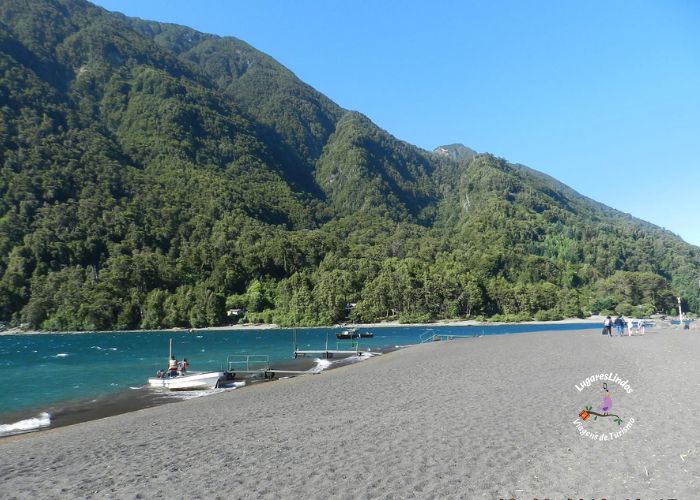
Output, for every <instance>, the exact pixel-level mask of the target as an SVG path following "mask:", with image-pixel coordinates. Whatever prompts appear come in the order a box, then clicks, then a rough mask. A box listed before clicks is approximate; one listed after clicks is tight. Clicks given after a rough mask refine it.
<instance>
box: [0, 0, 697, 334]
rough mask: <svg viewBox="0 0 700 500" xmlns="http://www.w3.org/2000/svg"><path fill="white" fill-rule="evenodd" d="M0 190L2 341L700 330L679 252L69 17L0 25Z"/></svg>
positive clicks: (114, 29)
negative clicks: (497, 323) (31, 333)
mask: <svg viewBox="0 0 700 500" xmlns="http://www.w3.org/2000/svg"><path fill="white" fill-rule="evenodd" d="M0 171H1V173H2V175H1V176H0V322H3V323H5V324H7V325H13V326H16V325H26V327H27V328H32V329H46V330H101V329H133V328H146V329H152V328H164V327H175V326H182V327H190V326H192V327H202V326H212V325H220V324H229V323H231V322H232V321H253V322H275V323H278V324H282V325H329V324H333V323H335V322H338V321H343V320H346V319H350V320H354V321H361V322H368V321H377V320H384V319H399V320H400V321H404V322H425V321H431V320H435V319H441V318H471V319H498V320H527V319H533V318H535V319H540V320H551V319H559V318H563V317H575V316H584V315H587V314H589V313H591V312H595V313H599V312H602V313H606V312H617V313H623V314H627V315H639V316H641V315H649V314H653V313H673V312H674V310H675V307H676V305H677V299H676V297H677V296H680V297H681V298H682V300H683V303H684V309H685V310H688V309H690V310H692V311H695V312H697V311H698V310H699V309H700V304H699V300H698V299H699V298H698V281H697V280H698V277H699V276H700V249H698V248H697V247H694V246H692V245H689V244H686V243H685V242H683V241H682V240H681V239H680V238H678V237H677V236H675V235H674V234H671V233H670V232H668V231H665V230H663V229H661V228H658V227H656V226H653V225H651V224H648V223H646V222H643V221H641V220H638V219H635V218H633V217H631V216H629V215H627V214H623V213H620V212H617V211H615V210H613V209H610V208H608V207H606V206H605V205H603V204H600V203H597V202H595V201H593V200H590V199H588V198H586V197H583V196H581V195H580V194H578V193H576V192H575V191H573V190H571V189H570V188H568V187H566V186H564V185H563V184H561V183H559V182H557V181H556V180H554V179H552V178H550V177H548V176H546V175H544V174H542V173H539V172H537V171H535V170H532V169H530V168H528V167H525V166H522V165H517V164H512V163H509V162H507V161H506V160H504V159H501V158H497V157H495V156H493V155H489V154H477V153H476V152H474V151H472V150H470V149H469V148H466V147H464V146H462V145H454V144H453V145H449V146H442V147H439V148H437V149H436V150H435V151H434V152H429V151H424V150H422V149H420V148H417V147H415V146H412V145H411V144H407V143H405V142H403V141H401V140H399V139H396V138H394V137H392V136H391V135H390V134H388V133H387V132H385V131H383V130H382V129H380V128H379V127H377V126H376V125H375V124H373V123H372V122H371V121H370V120H369V119H367V118H366V117H364V116H363V115H362V114H360V113H357V112H352V111H347V110H344V109H342V108H340V107H339V106H337V105H336V104H335V103H333V102H332V101H331V100H330V99H328V98H327V97H325V96H323V95H321V94H320V93H318V92H317V91H315V90H314V89H313V88H311V87H309V86H308V85H306V84H304V83H303V82H301V81H300V80H298V79H297V78H296V77H295V76H294V74H293V73H291V72H290V71H289V70H287V69H286V68H284V67H282V66H281V65H279V64H278V63H277V62H276V61H274V59H272V58H270V57H269V56H267V55H265V54H262V53H260V52H258V51H257V50H255V49H254V48H252V47H250V46H249V45H247V44H245V43H244V42H242V41H240V40H237V39H234V38H230V37H226V38H221V37H217V36H213V35H207V34H203V33H199V32H196V31H194V30H191V29H189V28H186V27H182V26H175V25H168V24H160V23H155V22H148V21H143V20H139V19H132V18H128V17H125V16H122V15H120V14H113V13H109V12H107V11H105V10H103V9H100V8H98V7H95V6H94V5H92V4H89V3H87V2H84V1H82V0H3V2H2V3H0ZM350 305H352V307H351V306H350ZM231 309H241V310H244V311H245V313H244V314H243V315H242V317H239V316H236V317H228V316H227V311H228V310H231Z"/></svg>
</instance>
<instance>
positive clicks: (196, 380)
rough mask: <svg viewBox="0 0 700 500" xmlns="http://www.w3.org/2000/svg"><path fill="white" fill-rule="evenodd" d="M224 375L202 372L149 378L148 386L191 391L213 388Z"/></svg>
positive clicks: (221, 373)
mask: <svg viewBox="0 0 700 500" xmlns="http://www.w3.org/2000/svg"><path fill="white" fill-rule="evenodd" d="M223 376H224V373H223V372H203V373H192V374H188V375H178V376H177V377H168V376H165V377H163V378H156V377H154V378H149V379H148V385H149V386H150V387H158V388H162V389H167V390H169V391H193V390H198V389H213V388H215V387H216V385H217V383H218V382H219V380H220V379H221V378H222V377H223Z"/></svg>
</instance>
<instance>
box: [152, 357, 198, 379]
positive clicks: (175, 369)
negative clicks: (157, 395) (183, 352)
mask: <svg viewBox="0 0 700 500" xmlns="http://www.w3.org/2000/svg"><path fill="white" fill-rule="evenodd" d="M189 367H190V363H189V362H188V361H187V358H183V359H182V361H178V360H177V359H175V356H170V359H169V360H168V371H167V372H165V371H163V370H158V373H157V374H156V375H157V376H158V378H163V377H177V376H178V375H185V374H186V373H187V370H188V369H189Z"/></svg>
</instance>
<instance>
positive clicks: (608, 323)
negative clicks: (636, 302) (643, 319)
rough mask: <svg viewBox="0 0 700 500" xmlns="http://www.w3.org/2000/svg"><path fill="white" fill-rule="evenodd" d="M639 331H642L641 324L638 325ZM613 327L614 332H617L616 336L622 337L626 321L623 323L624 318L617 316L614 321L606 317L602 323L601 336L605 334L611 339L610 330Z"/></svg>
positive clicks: (642, 326)
mask: <svg viewBox="0 0 700 500" xmlns="http://www.w3.org/2000/svg"><path fill="white" fill-rule="evenodd" d="M640 325H641V326H640V329H641V330H643V329H644V325H643V323H640ZM613 326H614V327H615V331H616V332H617V335H618V336H622V334H623V333H624V332H625V327H626V326H627V321H625V318H623V317H622V316H618V317H617V318H615V319H614V320H613V319H612V318H611V317H610V316H607V317H606V318H605V320H604V321H603V334H604V335H605V334H607V335H608V336H610V337H612V328H613Z"/></svg>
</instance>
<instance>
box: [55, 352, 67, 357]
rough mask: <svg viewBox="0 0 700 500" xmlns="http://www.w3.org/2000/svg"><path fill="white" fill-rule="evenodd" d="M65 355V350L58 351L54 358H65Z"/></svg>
mask: <svg viewBox="0 0 700 500" xmlns="http://www.w3.org/2000/svg"><path fill="white" fill-rule="evenodd" d="M66 356H68V353H67V352H60V353H58V354H56V356H55V357H56V358H65V357H66Z"/></svg>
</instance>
